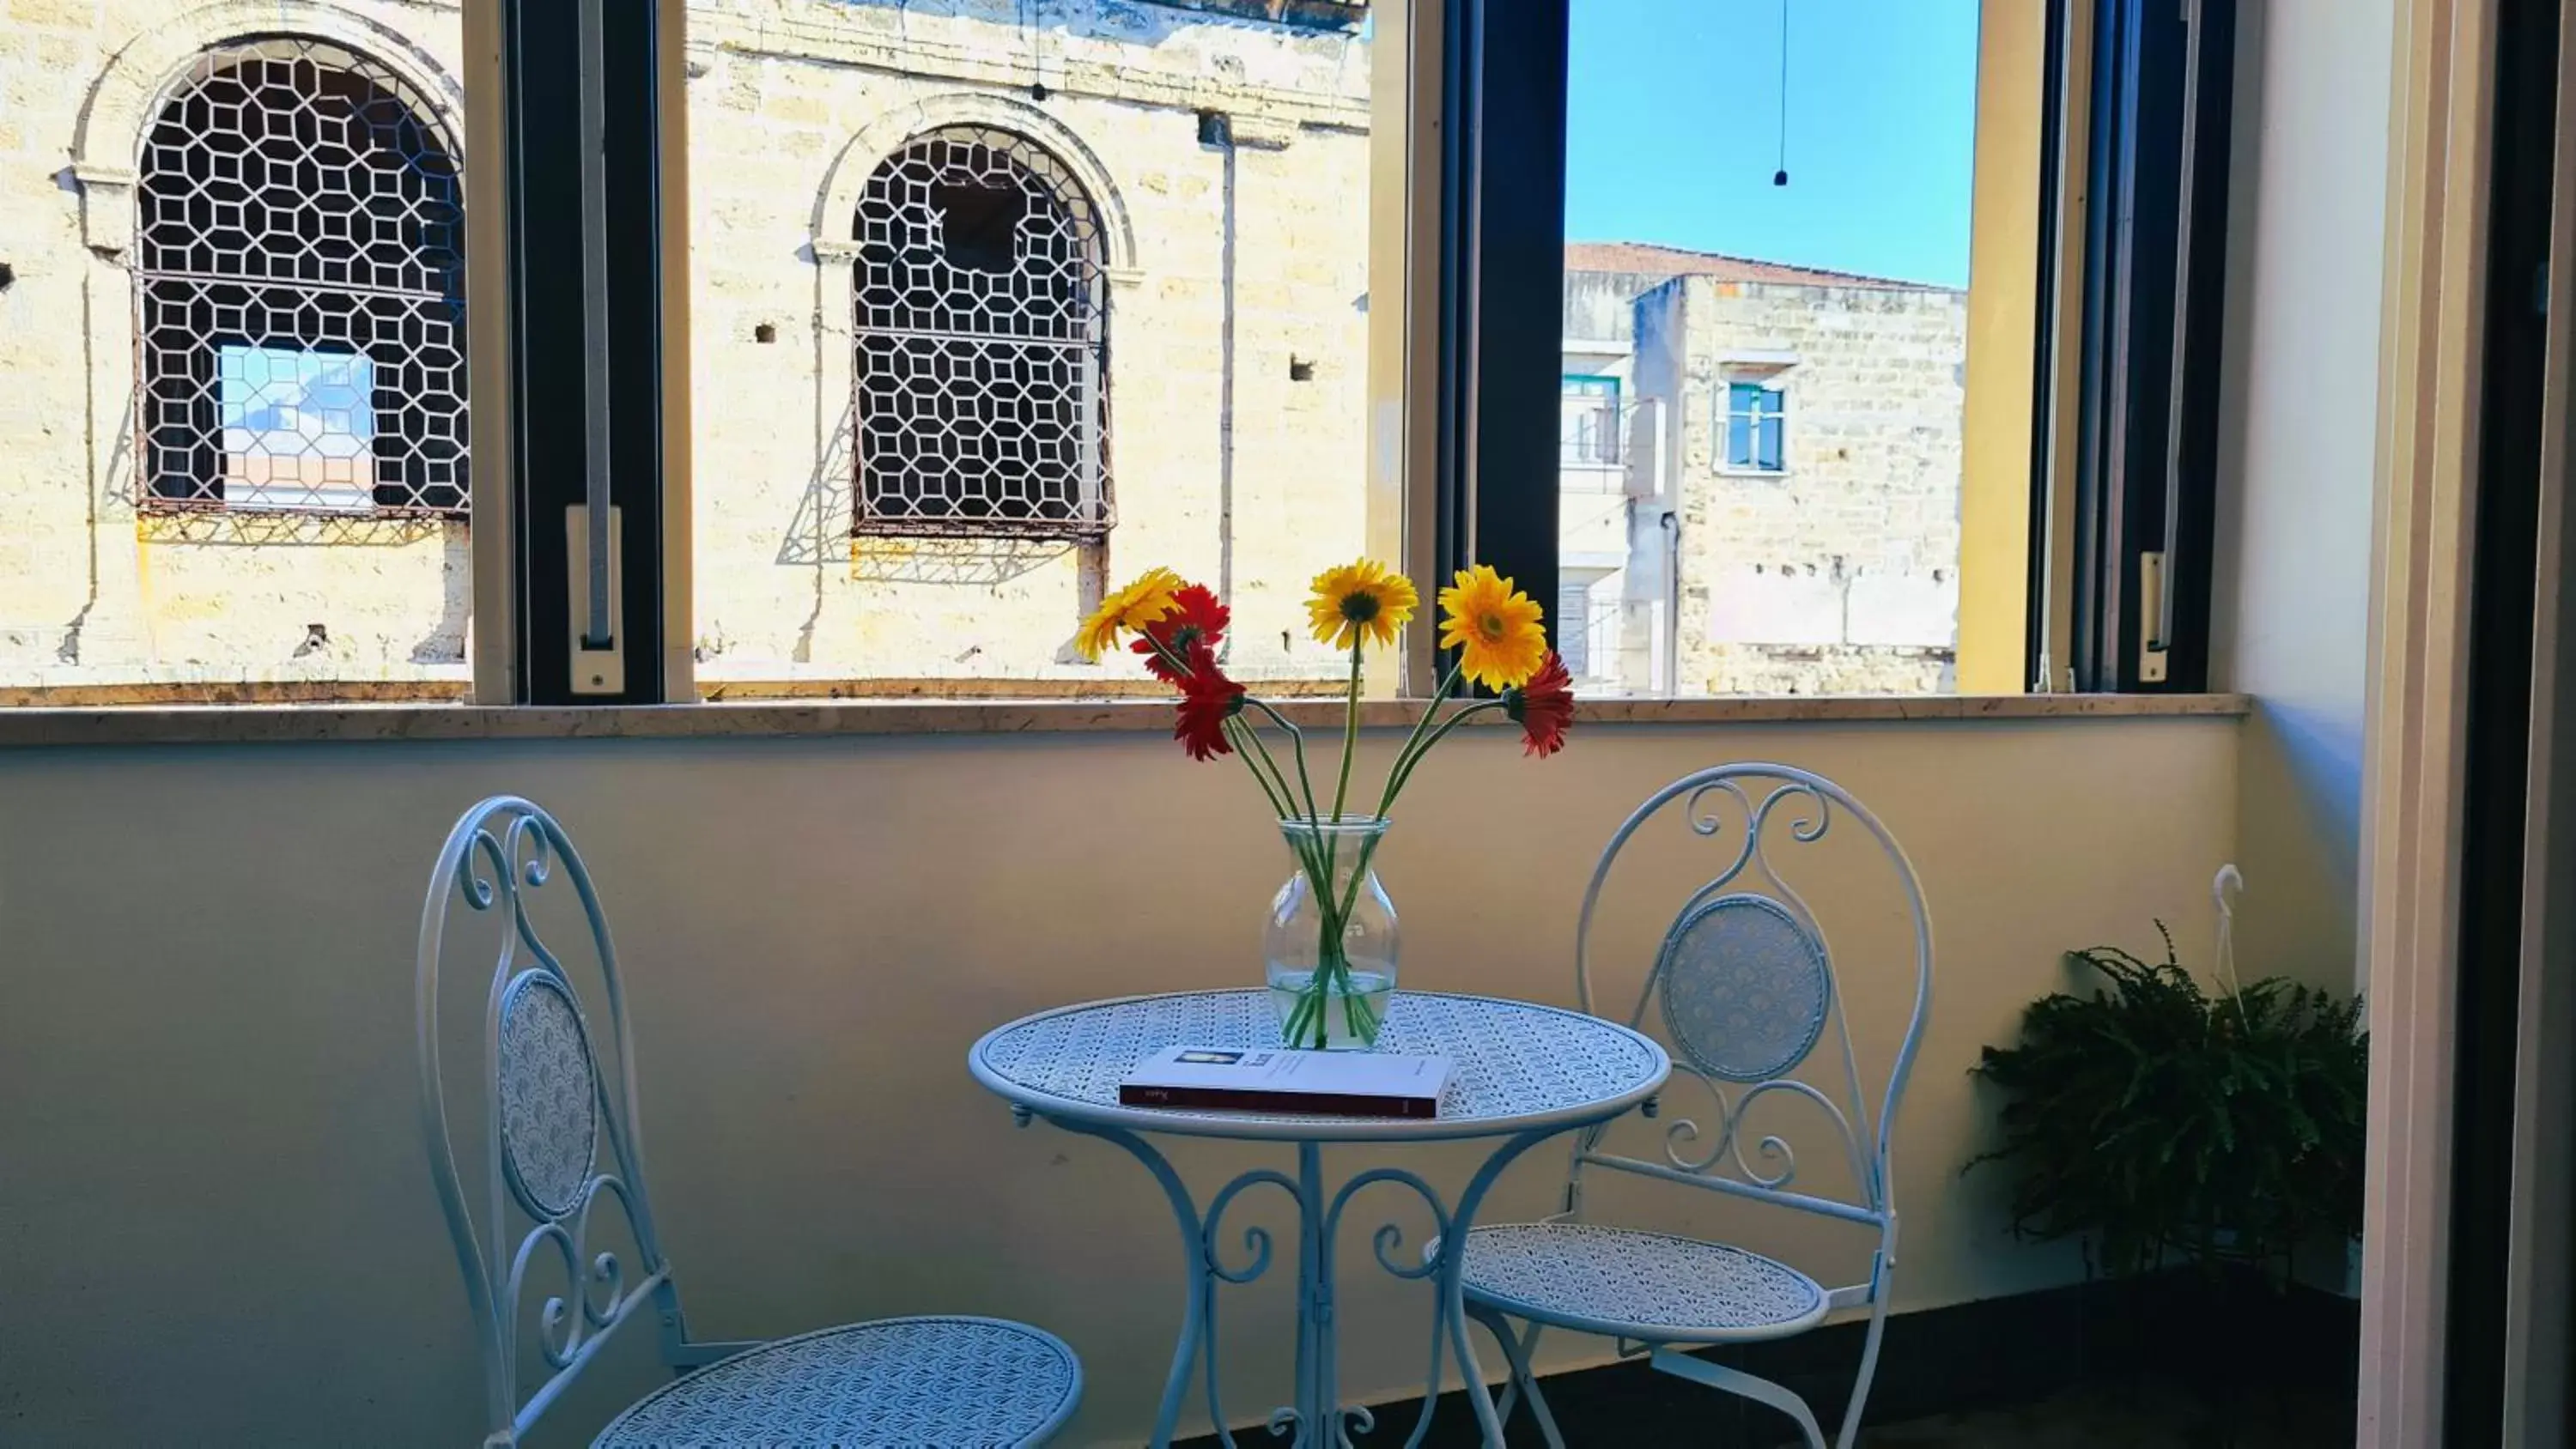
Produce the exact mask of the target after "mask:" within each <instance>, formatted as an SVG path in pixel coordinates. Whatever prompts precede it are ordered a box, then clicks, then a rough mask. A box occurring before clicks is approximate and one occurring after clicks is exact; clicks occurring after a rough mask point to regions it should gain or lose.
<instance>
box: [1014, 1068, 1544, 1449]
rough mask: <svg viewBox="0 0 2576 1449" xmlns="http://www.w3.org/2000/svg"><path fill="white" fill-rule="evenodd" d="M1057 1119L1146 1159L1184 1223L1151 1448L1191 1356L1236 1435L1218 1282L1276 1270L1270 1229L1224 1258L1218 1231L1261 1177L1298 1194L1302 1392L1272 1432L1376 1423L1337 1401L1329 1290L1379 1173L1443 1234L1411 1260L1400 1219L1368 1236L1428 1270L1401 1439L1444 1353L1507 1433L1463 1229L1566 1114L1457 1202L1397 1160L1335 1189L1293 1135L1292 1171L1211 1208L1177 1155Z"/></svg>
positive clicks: (1335, 1431)
mask: <svg viewBox="0 0 2576 1449" xmlns="http://www.w3.org/2000/svg"><path fill="white" fill-rule="evenodd" d="M1050 1120H1053V1119H1050ZM1056 1125H1057V1126H1059V1127H1062V1128H1063V1129H1064V1130H1066V1131H1068V1132H1080V1133H1084V1134H1086V1135H1088V1136H1092V1137H1099V1138H1103V1139H1105V1140H1107V1141H1110V1142H1114V1143H1116V1144H1118V1145H1119V1146H1120V1147H1123V1148H1125V1149H1126V1150H1127V1151H1128V1153H1129V1154H1131V1155H1132V1156H1134V1157H1135V1159H1136V1160H1137V1161H1139V1162H1141V1163H1143V1164H1145V1170H1146V1171H1148V1172H1150V1173H1152V1174H1153V1175H1154V1180H1155V1181H1156V1182H1158V1183H1160V1184H1161V1185H1162V1188H1163V1195H1164V1196H1165V1197H1166V1198H1167V1199H1169V1200H1170V1203H1171V1208H1172V1214H1173V1217H1174V1218H1175V1219H1176V1220H1177V1221H1178V1222H1179V1225H1180V1229H1181V1245H1182V1255H1183V1259H1184V1266H1185V1267H1186V1269H1187V1275H1188V1276H1187V1282H1188V1297H1187V1299H1186V1300H1185V1302H1184V1312H1183V1316H1182V1320H1181V1338H1180V1342H1179V1344H1178V1345H1177V1346H1175V1347H1174V1349H1173V1351H1172V1370H1171V1374H1170V1376H1169V1377H1168V1378H1166V1379H1165V1380H1164V1384H1163V1401H1162V1408H1161V1410H1160V1412H1158V1413H1157V1414H1156V1415H1155V1418H1154V1437H1153V1441H1152V1442H1153V1445H1154V1449H1164V1446H1166V1445H1169V1444H1170V1443H1171V1442H1172V1429H1173V1426H1174V1424H1176V1423H1177V1422H1178V1421H1179V1419H1180V1413H1181V1404H1182V1402H1183V1401H1184V1400H1186V1399H1187V1398H1188V1397H1189V1387H1190V1375H1191V1371H1192V1370H1193V1369H1194V1368H1197V1369H1202V1370H1203V1379H1204V1382H1205V1384H1206V1391H1207V1404H1208V1417H1209V1418H1210V1419H1211V1420H1213V1421H1214V1422H1215V1424H1216V1432H1217V1437H1218V1439H1219V1440H1220V1441H1222V1442H1223V1443H1224V1444H1226V1445H1227V1446H1228V1449H1233V1445H1234V1442H1235V1440H1234V1435H1233V1434H1232V1433H1231V1432H1230V1431H1229V1430H1228V1429H1227V1427H1226V1417H1225V1406H1224V1403H1223V1401H1222V1400H1221V1399H1220V1398H1219V1397H1218V1373H1217V1332H1216V1326H1217V1289H1218V1287H1219V1285H1221V1284H1226V1283H1249V1282H1251V1281H1253V1280H1254V1279H1256V1278H1259V1277H1260V1276H1262V1275H1263V1274H1264V1273H1266V1272H1268V1271H1269V1269H1270V1260H1271V1256H1272V1253H1271V1240H1270V1233H1269V1231H1268V1230H1267V1229H1264V1228H1258V1227H1252V1228H1246V1229H1244V1230H1243V1235H1242V1252H1243V1255H1244V1257H1243V1260H1242V1261H1240V1262H1238V1263H1234V1264H1229V1263H1228V1262H1227V1261H1226V1257H1225V1250H1224V1247H1223V1245H1222V1244H1221V1243H1220V1241H1219V1239H1220V1237H1221V1234H1222V1231H1223V1229H1224V1226H1225V1213H1226V1209H1227V1208H1228V1207H1230V1206H1232V1204H1233V1202H1234V1200H1235V1198H1236V1197H1238V1196H1240V1195H1241V1194H1243V1193H1244V1192H1246V1191H1248V1190H1250V1189H1252V1188H1255V1187H1274V1188H1277V1189H1278V1190H1279V1191H1281V1192H1283V1193H1285V1194H1287V1195H1288V1198H1289V1199H1290V1201H1292V1202H1294V1203H1295V1204H1296V1206H1297V1386H1296V1401H1295V1402H1294V1403H1292V1404H1289V1405H1287V1406H1284V1407H1282V1408H1281V1409H1279V1410H1278V1411H1277V1412H1276V1413H1274V1414H1272V1415H1271V1416H1270V1432H1271V1434H1273V1435H1274V1436H1282V1437H1286V1438H1287V1442H1288V1444H1289V1445H1290V1446H1292V1449H1348V1446H1349V1445H1350V1443H1351V1437H1350V1436H1351V1433H1352V1432H1353V1431H1354V1430H1358V1431H1361V1432H1366V1431H1368V1430H1370V1429H1372V1428H1374V1427H1375V1417H1374V1416H1373V1415H1372V1414H1371V1413H1370V1412H1369V1410H1368V1408H1367V1407H1366V1406H1365V1405H1357V1404H1353V1405H1345V1404H1343V1403H1342V1401H1341V1374H1340V1357H1339V1355H1340V1333H1339V1324H1338V1322H1337V1319H1336V1316H1335V1311H1334V1302H1333V1292H1334V1281H1335V1276H1334V1275H1335V1252H1334V1245H1335V1244H1336V1242H1337V1241H1338V1240H1339V1238H1340V1234H1341V1226H1342V1214H1343V1211H1344V1210H1345V1209H1346V1208H1348V1207H1349V1206H1350V1202H1351V1199H1352V1197H1353V1195H1354V1194H1356V1193H1358V1192H1359V1191H1360V1190H1361V1189H1363V1188H1366V1187H1370V1186H1373V1185H1375V1184H1377V1183H1395V1184H1398V1185H1400V1186H1402V1187H1405V1188H1408V1189H1410V1190H1411V1191H1412V1192H1413V1193H1414V1194H1415V1195H1416V1196H1418V1197H1419V1198H1421V1199H1422V1201H1423V1203H1424V1204H1425V1205H1426V1206H1428V1207H1429V1208H1430V1209H1431V1218H1432V1226H1433V1231H1434V1232H1435V1233H1437V1234H1438V1235H1439V1239H1438V1241H1439V1251H1438V1252H1436V1253H1433V1254H1430V1255H1429V1256H1427V1257H1422V1258H1420V1259H1419V1260H1418V1261H1415V1262H1411V1263H1407V1262H1405V1261H1403V1260H1402V1259H1400V1258H1398V1257H1397V1256H1396V1251H1397V1250H1398V1249H1399V1248H1401V1247H1402V1246H1403V1243H1404V1234H1403V1231H1402V1230H1401V1229H1400V1228H1398V1227H1397V1226H1396V1225H1395V1224H1393V1223H1385V1224H1382V1225H1380V1226H1379V1227H1378V1229H1377V1231H1376V1232H1375V1233H1373V1234H1372V1235H1371V1237H1370V1247H1371V1250H1372V1253H1373V1255H1374V1256H1375V1257H1376V1259H1377V1263H1378V1266H1379V1267H1380V1268H1381V1269H1383V1270H1385V1271H1386V1272H1388V1273H1391V1274H1393V1275H1395V1276H1396V1277H1398V1278H1407V1279H1415V1280H1425V1279H1427V1280H1429V1281H1430V1282H1431V1284H1432V1292H1433V1306H1432V1319H1431V1371H1430V1374H1429V1376H1428V1378H1427V1379H1426V1380H1425V1382H1424V1385H1423V1393H1422V1416H1421V1418H1420V1420H1419V1421H1418V1422H1417V1423H1415V1425H1414V1426H1413V1434H1412V1436H1411V1437H1410V1438H1408V1439H1407V1440H1406V1441H1405V1443H1406V1445H1407V1446H1408V1449H1410V1446H1414V1445H1419V1444H1420V1443H1421V1442H1422V1441H1423V1437H1424V1436H1425V1435H1426V1434H1428V1433H1429V1432H1430V1429H1431V1415H1432V1412H1433V1410H1434V1409H1435V1408H1436V1407H1437V1405H1438V1403H1439V1400H1440V1391H1441V1385H1442V1378H1443V1375H1442V1370H1443V1368H1444V1366H1445V1364H1444V1360H1445V1359H1446V1357H1447V1356H1448V1355H1451V1354H1454V1355H1456V1357H1457V1362H1458V1368H1459V1375H1460V1377H1461V1378H1462V1379H1464V1380H1465V1383H1466V1390H1467V1402H1468V1403H1469V1405H1470V1406H1472V1407H1473V1408H1474V1410H1475V1414H1476V1422H1477V1424H1478V1426H1479V1427H1481V1428H1482V1429H1483V1431H1484V1438H1485V1442H1486V1443H1487V1444H1488V1445H1493V1446H1497V1449H1499V1446H1500V1445H1501V1444H1502V1442H1503V1426H1502V1418H1501V1416H1500V1415H1499V1414H1497V1413H1496V1411H1495V1408H1494V1401H1493V1396H1492V1395H1491V1394H1489V1393H1487V1392H1486V1389H1485V1377H1484V1371H1483V1369H1482V1367H1481V1366H1480V1365H1479V1364H1478V1363H1477V1361H1476V1349H1475V1345H1473V1344H1472V1343H1470V1342H1469V1341H1468V1336H1467V1324H1468V1321H1469V1320H1468V1314H1467V1309H1466V1304H1465V1297H1464V1292H1463V1287H1462V1281H1461V1276H1460V1275H1461V1270H1462V1268H1463V1266H1464V1261H1465V1254H1466V1246H1467V1231H1468V1229H1469V1228H1470V1227H1472V1226H1473V1225H1474V1222H1475V1217H1476V1209H1477V1208H1478V1206H1480V1205H1481V1204H1482V1203H1483V1202H1484V1199H1485V1193H1486V1191H1487V1190H1488V1189H1490V1188H1491V1187H1492V1186H1493V1185H1494V1181H1495V1179H1496V1178H1498V1177H1500V1176H1501V1175H1502V1171H1503V1169H1504V1168H1505V1167H1508V1166H1510V1165H1511V1163H1512V1161H1513V1160H1514V1159H1515V1158H1518V1157H1519V1156H1520V1155H1521V1154H1522V1153H1524V1152H1527V1151H1528V1150H1529V1149H1530V1148H1532V1147H1534V1146H1536V1145H1538V1144H1539V1143H1541V1142H1544V1141H1546V1140H1547V1139H1548V1138H1550V1137H1554V1136H1556V1135H1558V1134H1559V1133H1562V1132H1565V1131H1568V1130H1571V1124H1569V1125H1568V1126H1566V1127H1546V1128H1539V1129H1533V1130H1530V1131H1526V1132H1522V1133H1519V1134H1517V1135H1515V1136H1513V1137H1510V1138H1508V1139H1506V1140H1504V1141H1503V1143H1502V1144H1501V1145H1500V1146H1498V1147H1496V1148H1495V1149H1494V1151H1493V1154H1492V1155H1491V1156H1489V1157H1488V1158H1486V1160H1485V1165H1484V1166H1483V1167H1481V1168H1479V1169H1478V1170H1477V1172H1476V1175H1475V1177H1474V1178H1472V1179H1471V1180H1470V1181H1469V1182H1468V1184H1467V1190H1466V1191H1465V1192H1463V1193H1461V1194H1459V1197H1458V1204H1457V1206H1456V1207H1455V1208H1451V1207H1448V1206H1446V1205H1445V1204H1443V1203H1442V1201H1441V1199H1440V1194H1439V1193H1438V1192H1437V1191H1435V1190H1434V1189H1433V1188H1432V1186H1431V1184H1429V1183H1428V1182H1425V1181H1424V1180H1423V1179H1422V1178H1421V1177H1420V1176H1418V1175H1417V1174H1415V1173H1411V1172H1407V1171H1405V1170H1404V1169H1402V1168H1395V1167H1377V1168H1371V1169H1370V1170H1368V1171H1366V1172H1363V1173H1359V1174H1357V1175H1355V1176H1353V1177H1351V1178H1350V1179H1348V1180H1347V1181H1345V1182H1343V1183H1342V1184H1341V1185H1340V1186H1339V1187H1338V1188H1334V1189H1332V1190H1330V1191H1329V1192H1328V1191H1327V1190H1326V1185H1325V1181H1324V1162H1323V1157H1324V1154H1323V1148H1322V1147H1321V1146H1320V1145H1319V1144H1317V1143H1313V1142H1301V1143H1299V1144H1297V1173H1296V1175H1295V1176H1294V1177H1291V1176H1289V1175H1288V1174H1287V1173H1284V1172H1279V1171H1275V1170H1273V1169H1270V1168H1256V1169H1255V1170H1253V1171H1251V1172H1247V1173H1244V1174H1243V1175H1241V1176H1240V1177H1237V1178H1235V1179H1234V1180H1233V1181H1231V1182H1229V1183H1227V1184H1226V1185H1225V1186H1224V1187H1222V1188H1219V1189H1218V1190H1217V1192H1216V1195H1215V1196H1214V1197H1212V1198H1210V1199H1209V1200H1208V1205H1207V1210H1206V1211H1205V1212H1204V1213H1202V1212H1201V1211H1200V1210H1199V1206H1198V1202H1197V1199H1195V1198H1194V1197H1192V1196H1191V1195H1190V1190H1189V1187H1188V1186H1187V1185H1186V1184H1184V1183H1183V1182H1182V1181H1181V1177H1180V1174H1179V1173H1177V1172H1175V1171H1173V1169H1172V1164H1171V1162H1170V1161H1169V1160H1168V1159H1166V1158H1165V1157H1164V1156H1163V1154H1162V1153H1161V1152H1160V1151H1158V1150H1156V1149H1155V1147H1154V1146H1153V1144H1151V1143H1149V1142H1147V1141H1146V1140H1145V1139H1144V1138H1143V1137H1142V1136H1140V1135H1138V1134H1136V1133H1134V1132H1130V1131H1128V1130H1126V1129H1125V1128H1122V1127H1112V1126H1104V1125H1096V1124H1090V1123H1083V1122H1074V1121H1057V1122H1056ZM1514 1347H1517V1345H1514ZM1506 1402H1508V1400H1506Z"/></svg>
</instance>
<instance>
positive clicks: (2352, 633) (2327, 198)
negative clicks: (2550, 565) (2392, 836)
mask: <svg viewBox="0 0 2576 1449" xmlns="http://www.w3.org/2000/svg"><path fill="white" fill-rule="evenodd" d="M2240 16H2241V20H2240V24H2242V25H2243V27H2244V28H2243V32H2242V34H2241V35H2240V52H2239V58H2238V65H2239V78H2238V90H2237V110H2236V115H2237V118H2238V119H2237V133H2236V162H2237V164H2236V166H2235V177H2236V180H2235V187H2234V191H2233V194H2232V195H2231V197H2230V203H2229V204H2230V230H2231V232H2232V236H2231V239H2230V240H2231V246H2230V253H2231V256H2230V267H2229V278H2228V286H2229V293H2228V298H2227V312H2228V317H2229V327H2228V332H2229V346H2228V356H2227V358H2226V361H2225V365H2224V366H2225V377H2226V381H2225V383H2224V385H2223V387H2222V394H2223V397H2224V400H2225V401H2224V404H2223V406H2224V408H2225V411H2224V413H2223V414H2222V416H2221V421H2220V428H2221V433H2220V469H2221V472H2220V478H2219V496H2220V503H2219V548H2220V556H2219V559H2218V567H2217V571H2216V573H2217V579H2218V587H2217V591H2216V592H2217V598H2216V611H2215V619H2214V623H2213V631H2214V643H2215V645H2216V648H2215V651H2214V652H2215V654H2216V657H2217V661H2218V678H2217V680H2216V681H2215V682H2216V684H2217V687H2219V688H2223V689H2234V690H2241V691H2244V692H2245V693H2248V694H2251V695H2254V696H2255V697H2256V703H2255V711H2254V716H2253V718H2252V719H2251V720H2249V721H2248V722H2247V726H2246V731H2245V755H2244V766H2243V770H2242V772H2241V773H2242V789H2243V795H2242V797H2241V799H2240V801H2239V804H2238V814H2239V816H2240V818H2241V820H2242V822H2243V826H2242V835H2241V839H2240V841H2239V844H2238V851H2239V864H2241V865H2242V866H2243V867H2244V871H2245V876H2246V880H2247V894H2246V898H2245V904H2244V907H2243V909H2242V910H2241V911H2240V913H2239V918H2238V919H2239V937H2238V941H2239V947H2238V961H2239V963H2240V966H2241V969H2242V970H2244V971H2245V972H2247V973H2248V974H2254V973H2268V972H2287V973H2289V974H2293V975H2297V976H2301V977H2304V978H2306V979H2309V980H2312V981H2316V982H2319V983H2323V984H2328V985H2332V986H2335V987H2338V988H2343V989H2350V988H2351V987H2352V986H2353V985H2354V984H2356V983H2357V980H2358V972H2359V969H2360V968H2359V958H2358V948H2357V933H2358V929H2359V919H2360V917H2359V903H2358V889H2359V880H2360V847H2361V740H2362V718H2363V676H2364V670H2365V667H2366V664H2367V644H2368V636H2369V625H2370V568H2371V563H2370V520H2371V479H2372V468H2373V463H2374V456H2373V451H2372V449H2373V443H2374V440H2375V438H2376V436H2377V433H2376V431H2375V430H2374V429H2373V428H2372V427H2371V426H2370V425H2369V420H2370V419H2371V418H2372V417H2373V416H2375V414H2376V409H2377V404H2378V397H2379V315H2380V262H2381V256H2380V254H2381V235H2382V230H2383V227H2382V211H2383V203H2384V199H2385V196H2386V191H2387V169H2388V127H2389V119H2388V94H2389V90H2388V87H2389V65H2390V60H2391V56H2392V53H2393V43H2394V42H2393V37H2394V30H2393V25H2394V19H2393V13H2392V10H2391V6H2390V3H2389V0H2273V3H2269V4H2263V5H2255V6H2248V7H2245V8H2244V9H2243V10H2242V11H2241V12H2240Z"/></svg>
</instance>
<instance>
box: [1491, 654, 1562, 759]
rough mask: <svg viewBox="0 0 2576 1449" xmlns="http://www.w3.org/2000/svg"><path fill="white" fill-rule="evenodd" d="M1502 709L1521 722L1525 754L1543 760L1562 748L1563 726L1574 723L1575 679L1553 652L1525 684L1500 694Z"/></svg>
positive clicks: (1522, 744) (1522, 747) (1522, 743)
mask: <svg viewBox="0 0 2576 1449" xmlns="http://www.w3.org/2000/svg"><path fill="white" fill-rule="evenodd" d="M1503 709H1504V711H1505V712H1506V713H1508V714H1510V715H1511V717H1512V718H1513V719H1515V720H1518V721H1520V726H1521V749H1522V752H1523V753H1524V754H1528V755H1531V756H1534V757H1536V758H1538V759H1545V758H1547V757H1548V756H1550V755H1552V754H1555V753H1556V752H1557V751H1559V750H1561V749H1564V748H1565V730H1566V727H1567V726H1568V725H1571V724H1573V723H1574V676H1572V675H1570V674H1568V673H1566V672H1565V661H1564V660H1563V659H1561V658H1559V657H1557V653H1556V651H1555V650H1553V649H1551V650H1549V651H1547V659H1546V660H1545V661H1544V662H1543V663H1541V664H1540V665H1539V667H1538V673H1536V674H1533V675H1531V676H1530V678H1529V682H1528V683H1527V684H1524V685H1522V686H1521V687H1519V688H1518V689H1507V690H1504V691H1503Z"/></svg>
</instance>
